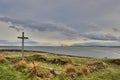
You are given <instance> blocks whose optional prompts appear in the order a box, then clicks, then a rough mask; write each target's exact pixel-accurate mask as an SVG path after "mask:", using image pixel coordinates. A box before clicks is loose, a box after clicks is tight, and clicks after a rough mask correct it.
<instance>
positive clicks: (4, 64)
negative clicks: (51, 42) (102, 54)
mask: <svg viewBox="0 0 120 80" xmlns="http://www.w3.org/2000/svg"><path fill="white" fill-rule="evenodd" d="M119 79H120V59H95V58H82V57H81V58H79V57H74V56H65V55H56V54H50V53H43V52H32V51H30V52H29V51H27V52H25V59H24V60H22V59H21V53H20V52H19V51H12V52H11V51H1V52H0V80H119Z"/></svg>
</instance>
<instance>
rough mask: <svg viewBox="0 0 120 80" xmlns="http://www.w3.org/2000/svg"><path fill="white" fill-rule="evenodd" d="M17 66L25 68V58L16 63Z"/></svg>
mask: <svg viewBox="0 0 120 80" xmlns="http://www.w3.org/2000/svg"><path fill="white" fill-rule="evenodd" d="M16 66H17V67H21V68H26V67H27V62H26V61H25V60H21V61H19V62H18V63H16Z"/></svg>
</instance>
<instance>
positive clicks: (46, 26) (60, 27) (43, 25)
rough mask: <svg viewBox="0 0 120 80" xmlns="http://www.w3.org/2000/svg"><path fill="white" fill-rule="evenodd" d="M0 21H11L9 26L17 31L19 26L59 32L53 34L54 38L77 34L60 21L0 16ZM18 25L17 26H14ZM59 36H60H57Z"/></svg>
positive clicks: (75, 35)
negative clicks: (28, 19)
mask: <svg viewBox="0 0 120 80" xmlns="http://www.w3.org/2000/svg"><path fill="white" fill-rule="evenodd" d="M0 21H3V22H11V23H12V25H14V26H10V28H13V29H15V30H17V31H20V28H21V27H22V28H23V29H24V28H30V29H32V30H37V31H40V32H46V33H47V32H54V33H59V34H60V35H56V36H54V38H59V39H60V38H61V39H74V38H76V37H78V36H79V34H78V32H77V31H76V30H74V29H73V28H71V27H69V26H67V25H65V24H62V23H55V22H35V21H27V20H26V21H25V20H16V19H12V18H8V17H1V18H0ZM16 26H18V27H16ZM49 35H50V34H49ZM59 36H61V37H59Z"/></svg>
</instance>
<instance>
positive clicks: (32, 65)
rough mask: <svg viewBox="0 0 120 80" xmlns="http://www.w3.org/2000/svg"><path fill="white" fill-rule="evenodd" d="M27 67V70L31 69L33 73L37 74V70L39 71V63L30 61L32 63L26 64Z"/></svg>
mask: <svg viewBox="0 0 120 80" xmlns="http://www.w3.org/2000/svg"><path fill="white" fill-rule="evenodd" d="M27 68H28V69H29V70H31V71H32V72H33V73H34V74H36V75H37V74H38V71H39V69H40V65H39V63H36V62H32V63H30V64H28V65H27Z"/></svg>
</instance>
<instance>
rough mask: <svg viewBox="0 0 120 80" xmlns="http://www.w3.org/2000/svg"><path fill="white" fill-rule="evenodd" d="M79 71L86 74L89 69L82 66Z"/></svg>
mask: <svg viewBox="0 0 120 80" xmlns="http://www.w3.org/2000/svg"><path fill="white" fill-rule="evenodd" d="M81 72H82V74H87V73H89V72H90V71H89V68H88V67H82V68H81Z"/></svg>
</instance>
